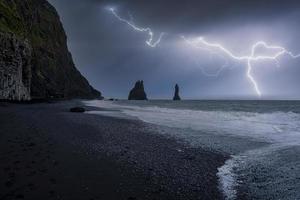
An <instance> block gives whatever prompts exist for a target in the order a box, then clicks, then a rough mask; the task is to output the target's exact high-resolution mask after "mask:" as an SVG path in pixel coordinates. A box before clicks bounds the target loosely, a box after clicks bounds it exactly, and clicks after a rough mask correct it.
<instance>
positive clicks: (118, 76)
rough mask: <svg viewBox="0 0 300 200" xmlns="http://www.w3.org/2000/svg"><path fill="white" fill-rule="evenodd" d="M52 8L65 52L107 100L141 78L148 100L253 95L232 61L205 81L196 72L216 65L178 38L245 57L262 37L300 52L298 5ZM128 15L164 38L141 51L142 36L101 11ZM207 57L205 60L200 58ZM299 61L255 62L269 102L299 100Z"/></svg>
mask: <svg viewBox="0 0 300 200" xmlns="http://www.w3.org/2000/svg"><path fill="white" fill-rule="evenodd" d="M49 2H50V3H52V4H53V5H54V6H55V7H56V8H57V10H58V12H59V14H60V16H61V19H62V22H63V25H64V27H65V29H66V32H67V35H68V41H69V47H70V50H71V52H72V54H73V58H74V60H75V63H76V65H77V67H78V68H79V69H80V71H81V72H82V73H83V74H84V75H85V76H86V77H87V78H88V79H89V80H90V82H91V83H92V84H93V85H94V86H95V87H96V88H98V89H99V90H101V91H102V92H103V93H104V95H105V96H113V97H121V98H126V96H127V93H128V91H129V89H130V87H132V85H133V82H134V81H135V80H137V79H144V80H145V84H146V89H147V91H148V96H150V97H154V98H169V97H171V96H172V89H173V86H174V84H175V83H177V82H178V83H179V84H180V85H181V88H183V96H185V97H187V98H205V97H207V98H209V97H211V98H212V97H218V98H234V97H238V96H239V97H241V96H252V95H254V93H253V90H252V88H251V84H250V83H249V80H247V79H246V77H245V70H246V69H245V67H244V63H231V65H232V66H231V67H230V68H229V69H227V70H225V71H223V72H222V73H221V74H220V76H219V77H206V76H204V75H203V73H202V72H201V68H203V67H205V69H208V70H210V69H215V68H216V66H218V65H220V64H219V63H218V62H217V60H213V61H211V62H210V60H207V59H206V58H207V57H208V56H209V55H208V54H205V53H203V52H197V51H196V50H193V49H189V48H188V47H187V46H186V45H185V44H184V43H183V42H182V41H180V39H179V38H178V35H181V34H184V35H187V36H191V37H192V36H195V35H203V36H205V37H207V38H208V39H210V40H211V41H218V42H220V43H222V44H224V45H226V46H227V47H228V48H230V49H231V50H232V51H234V52H236V53H237V54H242V53H244V54H245V53H248V52H249V48H250V45H251V44H252V43H253V42H255V41H257V40H260V39H263V40H266V41H268V42H270V43H276V44H278V45H284V46H286V47H288V48H290V49H291V50H293V51H296V52H297V51H300V45H299V42H298V35H299V31H300V30H299V27H300V26H299V20H298V19H299V18H300V5H299V3H298V2H297V1H292V0H290V1H276V0H265V1H263V0H252V1H241V0H222V1H220V0H208V1H199V0H189V1H183V0H182V1H173V0H164V1H158V0H151V1H141V0H122V1H121V0H120V1H108V0H107V1H104V0H103V1H100V0H85V1H82V0H72V2H71V1H70V0H49ZM107 6H114V7H116V8H117V10H118V12H119V13H120V15H122V16H124V17H128V12H130V13H131V14H132V15H133V17H134V21H135V23H136V24H138V25H140V26H149V27H151V28H153V29H154V30H155V32H156V33H159V32H161V31H164V32H167V33H168V37H167V38H165V40H164V41H163V43H162V44H161V45H160V46H159V47H158V48H156V49H152V48H149V47H147V46H146V45H145V40H146V39H147V35H144V34H141V33H137V32H134V31H133V30H132V29H131V28H130V27H128V26H127V25H125V24H123V23H121V22H119V21H118V20H116V18H114V17H113V16H112V15H111V14H110V13H109V12H108V11H107V10H106V9H105V7H107ZM205 59H206V60H205ZM299 64H300V61H296V60H290V59H286V58H283V59H282V68H280V69H278V68H276V67H274V63H270V62H268V63H257V64H256V65H255V68H254V73H255V76H256V77H257V80H258V82H259V84H260V86H261V89H262V90H263V92H264V93H265V94H266V96H267V97H274V98H299V97H300V90H299V89H298V87H297V86H298V85H299V84H300V80H298V75H299V74H300V67H298V66H299Z"/></svg>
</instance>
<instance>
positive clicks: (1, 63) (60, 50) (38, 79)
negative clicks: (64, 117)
mask: <svg viewBox="0 0 300 200" xmlns="http://www.w3.org/2000/svg"><path fill="white" fill-rule="evenodd" d="M0 42H1V43H0V99H6V100H30V99H50V98H54V99H55V98H62V99H69V98H101V93H100V92H98V91H96V90H95V89H94V88H92V87H91V86H90V85H89V83H88V81H87V80H86V79H85V78H84V77H83V76H82V75H81V74H80V72H79V71H78V70H77V69H76V68H75V65H74V63H73V59H72V56H71V54H70V52H69V51H68V48H67V37H66V34H65V31H64V29H63V26H62V24H61V22H60V19H59V16H58V14H57V12H56V10H55V9H54V7H53V6H51V5H50V4H49V3H48V2H47V1H46V0H26V1H25V0H9V1H8V0H5V1H4V0H0Z"/></svg>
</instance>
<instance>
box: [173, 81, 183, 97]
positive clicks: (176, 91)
mask: <svg viewBox="0 0 300 200" xmlns="http://www.w3.org/2000/svg"><path fill="white" fill-rule="evenodd" d="M173 100H174V101H180V100H181V98H180V96H179V86H178V84H176V85H175V94H174V97H173Z"/></svg>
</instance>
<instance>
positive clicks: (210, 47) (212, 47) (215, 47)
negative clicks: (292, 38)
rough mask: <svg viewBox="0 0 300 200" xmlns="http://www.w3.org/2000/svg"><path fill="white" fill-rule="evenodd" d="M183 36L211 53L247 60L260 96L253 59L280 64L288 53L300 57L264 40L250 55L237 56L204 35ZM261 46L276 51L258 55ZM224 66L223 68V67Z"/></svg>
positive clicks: (248, 75) (193, 44)
mask: <svg viewBox="0 0 300 200" xmlns="http://www.w3.org/2000/svg"><path fill="white" fill-rule="evenodd" d="M181 38H182V39H183V40H184V41H185V42H187V44H189V45H192V46H193V47H195V48H200V49H203V50H206V51H209V52H210V53H213V52H214V53H215V52H217V51H218V52H222V53H224V54H225V55H227V56H228V57H229V58H231V59H233V60H237V61H246V62H247V77H248V79H249V80H250V82H251V83H252V85H253V88H254V90H255V92H256V94H257V95H258V96H261V95H262V93H261V91H260V89H259V87H258V84H257V82H256V80H255V78H254V77H253V75H252V62H253V61H261V60H271V61H275V62H276V64H277V66H279V61H278V60H277V59H278V58H279V57H280V56H283V55H285V54H286V55H288V56H290V57H291V58H299V57H300V54H293V53H292V52H290V51H288V50H286V49H285V48H284V47H281V46H271V45H268V44H267V43H266V42H264V41H259V42H256V43H255V44H254V45H252V47H251V54H250V56H237V55H235V54H234V53H232V52H231V51H230V50H228V49H226V48H225V47H223V46H222V45H221V44H218V43H210V42H208V41H206V40H205V39H204V38H203V37H199V38H197V39H196V40H188V39H186V38H185V37H184V36H181ZM259 47H264V48H265V49H268V50H274V51H275V52H274V53H273V54H272V55H267V56H266V55H256V52H257V49H258V48H259ZM223 68H224V66H223V67H222V68H221V69H223Z"/></svg>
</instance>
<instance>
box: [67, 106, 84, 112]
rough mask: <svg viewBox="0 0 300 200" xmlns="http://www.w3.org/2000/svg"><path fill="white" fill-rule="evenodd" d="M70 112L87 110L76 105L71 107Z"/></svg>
mask: <svg viewBox="0 0 300 200" xmlns="http://www.w3.org/2000/svg"><path fill="white" fill-rule="evenodd" d="M70 112H76V113H83V112H85V109H84V108H82V107H74V108H71V109H70Z"/></svg>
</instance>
